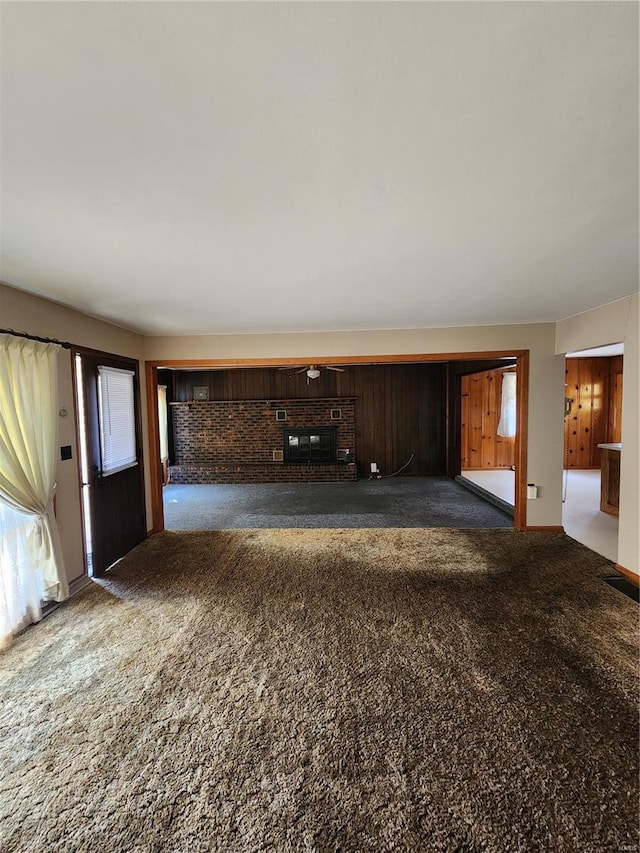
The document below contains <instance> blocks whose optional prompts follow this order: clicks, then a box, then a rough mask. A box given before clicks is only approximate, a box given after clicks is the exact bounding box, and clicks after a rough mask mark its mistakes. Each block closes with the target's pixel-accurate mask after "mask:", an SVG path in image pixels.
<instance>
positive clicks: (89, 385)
mask: <svg viewBox="0 0 640 853" xmlns="http://www.w3.org/2000/svg"><path fill="white" fill-rule="evenodd" d="M80 360H81V364H82V390H83V395H84V411H85V425H86V454H87V470H86V472H85V477H86V480H85V477H83V488H84V489H85V490H86V494H87V500H85V511H88V514H89V521H90V525H89V533H88V534H86V537H87V539H89V538H90V540H91V541H90V542H89V541H87V543H86V551H87V563H88V564H89V565H88V568H89V573H90V574H93V575H95V576H99V575H101V574H103V573H104V572H105V571H106V570H107V569H108V568H109V566H111V565H113V563H115V562H116V560H119V559H120V558H121V557H124V555H125V554H126V553H127V552H128V551H130V550H131V549H132V548H134V547H135V546H136V545H138V544H139V543H140V542H142V540H143V539H144V538H145V536H146V519H145V512H144V488H143V479H142V453H141V441H140V394H139V383H138V365H137V362H135V361H129V360H127V359H120V358H116V357H114V356H107V355H95V354H93V353H92V354H86V353H80ZM100 367H109V368H116V369H117V370H122V371H132V372H133V374H134V377H133V386H134V395H133V401H132V405H133V418H134V425H135V451H134V452H135V462H133V463H132V464H130V465H129V467H126V468H124V469H123V470H119V471H115V472H113V473H106V472H105V471H104V470H103V455H102V451H101V429H100V425H101V417H104V413H103V412H101V407H100V393H99V375H100V371H99V368H100ZM87 504H88V508H87V506H86V505H87Z"/></svg>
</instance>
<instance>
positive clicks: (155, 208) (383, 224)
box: [0, 2, 638, 334]
mask: <svg viewBox="0 0 640 853" xmlns="http://www.w3.org/2000/svg"><path fill="white" fill-rule="evenodd" d="M1 14H2V21H1V23H2V43H1V48H2V64H1V68H0V70H1V75H2V76H1V83H2V138H1V142H2V161H1V165H2V174H1V177H2V185H1V197H0V200H1V204H2V233H1V237H2V256H1V262H2V266H1V268H0V277H1V278H2V279H3V280H4V281H6V282H7V283H9V284H13V285H15V286H18V287H21V288H24V289H26V290H30V291H33V292H36V293H39V294H43V295H45V296H48V297H50V298H53V299H55V300H57V301H60V302H63V303H66V304H69V305H73V306H75V307H77V308H79V309H81V310H83V311H85V312H87V313H89V314H92V315H96V316H99V317H103V318H106V319H109V320H111V321H113V322H116V323H118V324H121V325H123V326H126V327H129V328H133V329H137V330H140V331H144V332H146V333H150V334H164V333H172V334H180V333H185V334H192V333H231V332H271V331H295V330H300V331H306V330H349V329H379V328H407V327H419V326H451V325H476V324H492V323H510V322H542V321H554V320H558V319H561V318H564V317H567V316H569V315H572V314H575V313H578V312H580V311H584V310H586V309H589V308H592V307H595V306H597V305H601V304H604V303H606V302H610V301H612V300H614V299H618V298H620V297H623V296H625V295H627V294H629V293H632V292H634V291H635V290H637V289H638V4H636V3H599V2H594V3H564V2H560V3H538V2H531V3H527V2H525V3H464V2H461V3H455V2H451V3H446V2H445V3H181V2H176V3H171V2H169V3H154V2H151V3H146V2H142V3H130V2H127V3H78V2H68V3H60V2H45V3H2V7H1Z"/></svg>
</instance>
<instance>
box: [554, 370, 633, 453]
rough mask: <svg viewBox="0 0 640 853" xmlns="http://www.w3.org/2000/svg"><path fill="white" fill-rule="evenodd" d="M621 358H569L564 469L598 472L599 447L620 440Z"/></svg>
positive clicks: (566, 388)
mask: <svg viewBox="0 0 640 853" xmlns="http://www.w3.org/2000/svg"><path fill="white" fill-rule="evenodd" d="M622 369H623V358H622V356H615V357H610V358H600V357H593V358H568V359H567V360H566V370H565V376H566V380H565V381H566V387H565V394H566V396H567V397H568V398H569V399H570V400H571V412H570V413H569V414H568V415H565V419H564V457H565V461H564V464H565V467H566V468H599V467H600V450H599V449H598V444H602V443H603V442H609V441H620V440H621V419H622Z"/></svg>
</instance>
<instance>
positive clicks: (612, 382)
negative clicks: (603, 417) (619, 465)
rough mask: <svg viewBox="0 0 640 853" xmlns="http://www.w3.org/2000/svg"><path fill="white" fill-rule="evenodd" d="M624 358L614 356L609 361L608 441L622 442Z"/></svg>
mask: <svg viewBox="0 0 640 853" xmlns="http://www.w3.org/2000/svg"><path fill="white" fill-rule="evenodd" d="M623 366H624V357H623V356H621V355H617V356H614V357H613V358H611V359H610V360H609V417H608V419H607V441H612V442H614V441H615V442H618V441H622V371H623Z"/></svg>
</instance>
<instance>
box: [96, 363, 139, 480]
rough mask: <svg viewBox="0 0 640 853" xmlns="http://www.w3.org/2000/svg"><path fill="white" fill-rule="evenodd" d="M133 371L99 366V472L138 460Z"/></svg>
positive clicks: (105, 471) (112, 471)
mask: <svg viewBox="0 0 640 853" xmlns="http://www.w3.org/2000/svg"><path fill="white" fill-rule="evenodd" d="M134 375H135V374H134V373H133V371H131V370H120V369H119V368H116V367H105V366H104V365H101V366H99V367H98V412H99V420H100V456H101V463H102V474H103V476H107V475H109V474H115V473H116V472H117V471H123V470H124V469H125V468H131V467H132V466H133V465H137V464H138V460H137V454H136V420H135V403H134V387H133V378H134Z"/></svg>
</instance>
